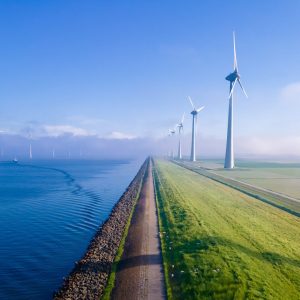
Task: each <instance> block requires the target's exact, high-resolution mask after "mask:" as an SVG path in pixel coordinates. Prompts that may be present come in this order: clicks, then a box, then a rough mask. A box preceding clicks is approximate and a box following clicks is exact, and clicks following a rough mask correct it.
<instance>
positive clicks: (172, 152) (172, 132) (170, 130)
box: [169, 129, 175, 158]
mask: <svg viewBox="0 0 300 300" xmlns="http://www.w3.org/2000/svg"><path fill="white" fill-rule="evenodd" d="M174 134H175V129H169V136H170V137H171V147H172V150H171V157H172V158H174V151H173V138H172V137H173V135H174Z"/></svg>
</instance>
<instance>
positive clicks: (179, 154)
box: [177, 114, 185, 159]
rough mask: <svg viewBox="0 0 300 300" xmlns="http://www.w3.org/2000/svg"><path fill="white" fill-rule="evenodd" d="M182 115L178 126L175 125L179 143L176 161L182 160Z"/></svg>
mask: <svg viewBox="0 0 300 300" xmlns="http://www.w3.org/2000/svg"><path fill="white" fill-rule="evenodd" d="M184 115H185V114H183V116H182V118H181V122H180V123H179V124H177V128H178V136H179V143H178V159H182V155H181V132H182V131H183V121H184Z"/></svg>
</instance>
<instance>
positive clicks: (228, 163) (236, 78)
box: [224, 32, 248, 169]
mask: <svg viewBox="0 0 300 300" xmlns="http://www.w3.org/2000/svg"><path fill="white" fill-rule="evenodd" d="M240 78H241V77H240V74H239V72H238V64H237V59H236V49H235V34H234V32H233V72H232V73H230V74H229V75H228V76H227V77H226V78H225V79H226V80H228V81H229V83H230V87H229V110H228V127H227V142H226V154H225V163H224V168H225V169H232V168H234V152H233V91H234V87H235V85H236V82H238V84H239V85H240V87H241V89H242V91H243V92H244V94H245V96H246V97H247V98H248V96H247V94H246V91H245V89H244V88H243V86H242V83H241V80H240Z"/></svg>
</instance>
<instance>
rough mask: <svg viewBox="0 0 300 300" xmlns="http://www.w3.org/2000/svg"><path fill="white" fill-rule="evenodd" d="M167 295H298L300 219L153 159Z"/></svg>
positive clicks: (207, 297)
mask: <svg viewBox="0 0 300 300" xmlns="http://www.w3.org/2000/svg"><path fill="white" fill-rule="evenodd" d="M154 166H155V167H154V180H155V188H156V193H157V203H158V210H159V221H160V230H161V240H162V251H163V258H164V268H165V276H166V284H167V292H168V297H169V299H300V250H299V249H300V234H299V232H300V219H299V218H298V217H296V216H293V215H291V214H288V213H286V212H284V211H282V210H280V209H277V208H275V207H272V206H270V205H268V204H265V203H263V202H261V201H258V200H257V199H254V198H252V197H249V196H247V195H245V194H243V193H240V192H239V191H237V190H234V189H232V188H230V187H227V186H225V185H223V184H220V183H217V182H215V181H212V180H210V179H208V178H206V177H203V176H201V175H198V174H196V173H194V172H191V171H189V170H187V169H185V168H182V167H180V166H177V165H175V164H173V163H171V162H167V161H163V160H155V165H154Z"/></svg>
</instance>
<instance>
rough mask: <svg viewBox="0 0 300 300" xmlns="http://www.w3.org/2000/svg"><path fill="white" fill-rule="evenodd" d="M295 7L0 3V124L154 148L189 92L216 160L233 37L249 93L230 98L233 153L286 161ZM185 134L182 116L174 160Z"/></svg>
mask: <svg viewBox="0 0 300 300" xmlns="http://www.w3.org/2000/svg"><path fill="white" fill-rule="evenodd" d="M299 11H300V2H299V1H271V0H269V1H258V0H257V1H230V2H228V1H221V0H220V1H205V2H204V1H74V0H73V1H53V0H52V1H12V0H10V1H3V0H2V1H0V103H1V109H0V129H1V130H2V131H4V132H6V133H10V134H12V133H13V134H18V135H25V136H26V134H27V132H28V131H29V128H31V129H30V130H31V131H34V133H33V134H34V135H35V138H36V139H38V138H39V137H41V136H43V137H45V136H49V137H56V136H58V135H61V134H65V133H68V134H73V135H75V136H81V137H82V136H94V137H95V138H100V139H102V140H101V141H102V142H103V139H110V140H111V139H117V140H119V139H123V138H125V139H127V141H128V145H129V144H130V142H132V141H133V140H134V138H139V139H143V140H147V139H152V140H153V142H157V145H158V149H161V151H165V150H166V149H165V148H161V147H162V146H161V145H162V144H164V143H163V142H162V140H161V138H163V137H164V136H165V135H166V132H167V130H168V128H169V127H170V126H173V125H174V124H175V123H176V122H178V121H179V119H180V117H181V115H182V113H183V112H186V113H189V111H190V109H191V108H190V105H189V102H188V101H187V96H188V95H190V96H191V97H192V99H194V102H196V103H197V105H205V110H204V111H203V112H202V113H201V115H200V119H199V137H198V142H199V145H201V147H200V146H199V149H198V151H199V154H200V153H201V154H203V155H208V154H210V153H213V154H214V155H216V156H222V154H223V152H224V149H225V136H226V126H227V124H226V123H227V109H228V107H227V106H228V101H227V97H228V82H226V81H225V79H224V78H225V76H226V75H228V74H229V72H231V70H232V63H233V54H232V31H233V30H235V31H236V39H237V56H238V63H239V70H240V73H241V75H242V81H243V84H244V86H245V88H246V90H247V93H248V94H249V99H245V98H244V97H243V95H242V94H241V93H240V91H237V93H236V96H237V101H236V105H235V116H234V117H235V120H234V122H235V141H236V150H237V153H238V154H240V155H241V156H247V155H254V156H255V155H268V154H270V155H275V156H276V155H277V156H279V155H288V156H291V157H292V156H297V153H299V154H300V133H299V132H300V122H299V109H300V73H299V65H300V54H299V53H300V39H299V37H300V18H299ZM190 127H191V117H190V115H187V118H186V123H185V135H186V137H185V144H186V145H185V151H186V153H188V151H189V139H190V134H189V133H190ZM147 145H148V143H147ZM128 147H129V148H130V146H128ZM145 149H147V147H146V146H145V147H144V148H143V151H147V150H145ZM153 149H154V148H153V147H151V149H150V148H149V151H154V150H153ZM157 151H158V152H159V151H160V150H157Z"/></svg>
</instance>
